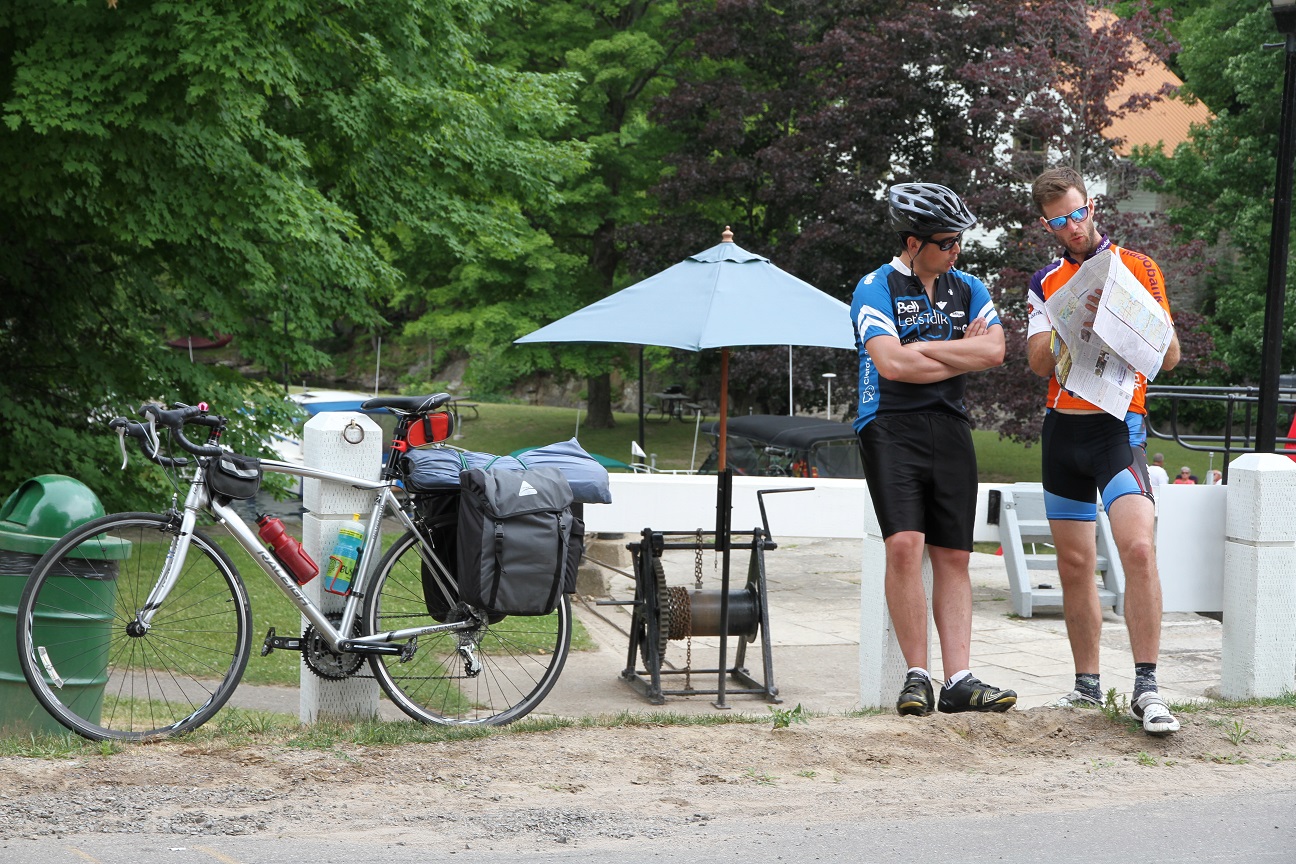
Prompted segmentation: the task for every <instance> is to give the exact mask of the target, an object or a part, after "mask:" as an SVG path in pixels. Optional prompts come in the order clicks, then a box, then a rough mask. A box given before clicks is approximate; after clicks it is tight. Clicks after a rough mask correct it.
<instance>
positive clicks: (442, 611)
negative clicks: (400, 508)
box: [414, 488, 459, 624]
mask: <svg viewBox="0 0 1296 864" xmlns="http://www.w3.org/2000/svg"><path fill="white" fill-rule="evenodd" d="M414 505H415V506H416V507H417V508H418V511H419V515H420V516H421V517H422V519H423V525H424V527H425V528H426V529H427V534H428V537H429V539H431V541H432V551H433V552H434V553H436V557H437V560H438V561H440V562H441V563H442V564H443V565H445V567H446V569H447V570H448V571H449V572H448V573H447V574H446V576H447V577H449V580H450V586H449V587H450V590H451V596H455V592H456V591H457V590H458V589H457V588H456V587H455V583H456V581H457V580H456V578H455V568H456V567H457V562H456V560H455V548H456V546H457V545H458V543H457V538H456V534H457V533H458V530H459V490H458V489H457V488H455V489H447V490H445V491H442V492H431V493H427V494H423V495H416V496H415V498H414ZM444 578H446V577H442V579H444ZM441 581H442V580H441V579H438V578H437V576H436V574H435V573H433V572H432V568H431V567H429V566H428V564H427V562H426V561H424V562H423V600H424V602H425V603H426V604H427V610H428V614H429V615H431V616H432V617H433V618H435V619H436V620H437V621H439V622H440V623H442V624H444V623H445V621H446V619H448V618H449V617H450V609H451V605H452V604H451V602H450V601H449V600H448V599H447V598H446V595H445V592H444V591H443V590H441Z"/></svg>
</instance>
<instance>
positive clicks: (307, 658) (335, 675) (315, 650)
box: [302, 613, 365, 681]
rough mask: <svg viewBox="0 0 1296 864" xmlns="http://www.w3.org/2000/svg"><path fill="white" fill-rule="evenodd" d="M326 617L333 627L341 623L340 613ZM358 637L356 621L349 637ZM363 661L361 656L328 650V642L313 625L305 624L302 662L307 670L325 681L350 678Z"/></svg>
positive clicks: (357, 621)
mask: <svg viewBox="0 0 1296 864" xmlns="http://www.w3.org/2000/svg"><path fill="white" fill-rule="evenodd" d="M326 617H327V618H328V620H329V623H330V624H332V625H333V626H334V627H337V626H338V625H339V624H341V623H342V615H341V614H340V613H333V614H331V615H328V616H326ZM359 635H360V621H359V619H356V622H355V626H354V627H352V628H351V636H352V637H355V636H359ZM364 659H365V658H364V655H362V654H338V653H337V652H336V651H333V650H332V649H330V648H329V647H328V642H327V641H325V639H324V637H323V636H321V635H320V632H319V631H318V630H316V629H315V626H314V625H313V624H307V625H306V629H305V630H303V631H302V661H303V662H305V664H306V668H307V669H309V670H310V671H312V672H314V673H315V674H316V675H317V676H318V677H320V678H323V679H325V680H326V681H341V680H342V679H344V678H350V677H351V676H352V675H354V674H355V673H356V672H358V671H360V667H361V666H363V665H364Z"/></svg>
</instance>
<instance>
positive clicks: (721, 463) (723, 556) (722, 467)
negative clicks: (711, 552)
mask: <svg viewBox="0 0 1296 864" xmlns="http://www.w3.org/2000/svg"><path fill="white" fill-rule="evenodd" d="M728 425H729V349H728V348H721V349H720V442H719V448H720V454H719V460H718V462H717V470H718V472H719V473H718V474H717V475H716V481H717V483H718V487H717V489H716V548H717V549H718V550H719V551H720V670H719V681H718V682H717V683H716V691H717V694H718V698H717V699H716V701H715V702H713V703H711V704H712V705H714V706H715V707H717V708H728V707H729V706H728V705H726V704H725V678H726V676H727V675H728V672H729V656H728V655H729V644H728V641H729V640H728V639H727V638H726V634H727V633H728V632H729V528H730V519H731V511H732V509H733V474H731V473H730V471H729V467H728V464H727V462H726V460H725V444H726V439H727V431H726V427H727V426H728Z"/></svg>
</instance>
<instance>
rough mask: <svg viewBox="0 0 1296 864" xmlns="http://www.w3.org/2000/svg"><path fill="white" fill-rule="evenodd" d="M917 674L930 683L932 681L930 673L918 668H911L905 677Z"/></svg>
mask: <svg viewBox="0 0 1296 864" xmlns="http://www.w3.org/2000/svg"><path fill="white" fill-rule="evenodd" d="M915 672H917V673H918V674H919V675H921V676H923V677H924V678H926V679H927V680H928V681H930V680H931V673H930V672H928V671H927V670H926V669H920V668H919V667H917V666H910V667H909V671H908V672H906V673H905V677H906V678H907V677H908V676H910V675H912V674H914V673H915Z"/></svg>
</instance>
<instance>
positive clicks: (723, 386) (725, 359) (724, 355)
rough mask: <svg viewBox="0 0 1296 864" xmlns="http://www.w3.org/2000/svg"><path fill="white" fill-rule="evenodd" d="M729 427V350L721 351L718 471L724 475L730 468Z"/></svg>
mask: <svg viewBox="0 0 1296 864" xmlns="http://www.w3.org/2000/svg"><path fill="white" fill-rule="evenodd" d="M728 425H729V349H728V348H721V349H720V442H719V452H720V458H719V461H718V462H717V463H716V471H718V472H719V473H721V474H723V473H724V470H725V468H726V467H727V466H728V464H729V463H728V461H727V460H726V459H725V444H726V443H727V439H728V434H727V428H726V427H728Z"/></svg>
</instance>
